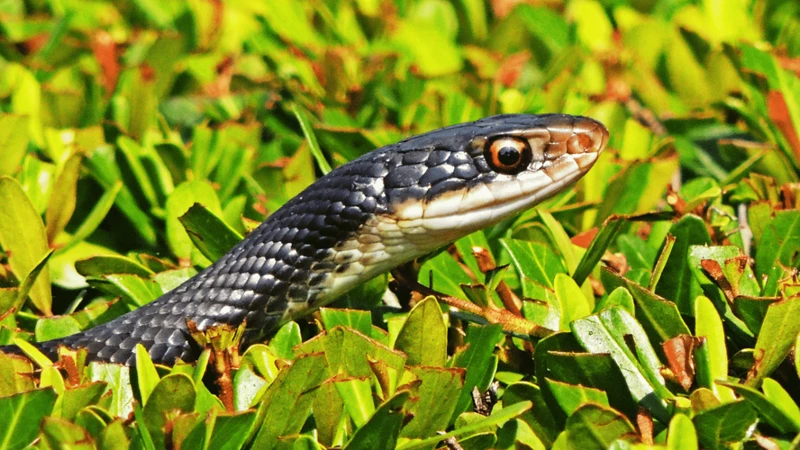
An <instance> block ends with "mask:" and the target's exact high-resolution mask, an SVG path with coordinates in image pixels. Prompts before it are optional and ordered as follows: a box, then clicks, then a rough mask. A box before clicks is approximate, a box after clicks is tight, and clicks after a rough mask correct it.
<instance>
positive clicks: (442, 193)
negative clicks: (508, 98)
mask: <svg viewBox="0 0 800 450" xmlns="http://www.w3.org/2000/svg"><path fill="white" fill-rule="evenodd" d="M607 143H608V130H607V129H606V128H605V127H604V126H603V125H602V124H601V123H599V122H597V121H595V120H593V119H590V118H587V117H577V116H569V115H561V114H548V115H524V114H518V115H501V116H493V117H488V118H486V119H482V120H479V121H477V122H472V123H468V124H462V125H455V126H453V127H448V128H444V129H442V130H437V131H434V132H431V133H427V134H424V135H421V136H418V137H416V138H411V139H408V140H406V141H403V142H402V143H400V144H399V147H400V148H399V149H397V150H396V152H397V154H398V155H403V157H402V161H401V162H400V163H399V164H398V167H396V168H393V169H391V170H389V171H388V175H387V176H386V177H385V178H384V180H383V181H384V186H383V188H384V190H385V192H386V195H387V198H388V199H389V205H390V211H389V213H387V214H384V215H383V217H382V220H385V221H387V222H392V223H394V224H396V225H397V226H398V228H399V229H401V230H403V231H404V233H406V235H407V237H408V238H409V239H410V240H413V241H414V242H417V243H418V244H419V245H420V247H426V246H433V245H436V244H438V245H439V246H441V243H442V242H450V241H453V240H456V239H458V238H460V237H462V236H464V235H466V234H469V233H471V232H473V231H476V230H479V229H482V228H485V227H487V226H490V225H493V224H495V223H497V222H499V221H501V220H503V219H505V218H508V217H510V216H513V215H515V214H519V213H521V212H522V211H524V210H527V209H529V208H531V207H533V206H535V205H536V204H538V203H540V202H541V201H542V200H544V199H546V198H549V197H551V196H553V195H555V194H556V193H558V192H559V191H561V190H562V189H564V188H565V187H567V186H569V185H570V184H571V183H573V182H575V181H576V180H578V179H579V178H580V177H582V176H583V175H584V174H585V173H586V172H588V171H589V169H591V167H592V166H593V165H594V163H595V162H596V161H597V158H598V156H599V154H600V153H601V152H602V151H603V149H604V148H605V146H606V144H607ZM395 159H398V160H399V157H397V158H395ZM400 166H402V167H400ZM398 168H399V169H400V170H398ZM386 227H387V228H388V227H389V226H388V225H387V226H386Z"/></svg>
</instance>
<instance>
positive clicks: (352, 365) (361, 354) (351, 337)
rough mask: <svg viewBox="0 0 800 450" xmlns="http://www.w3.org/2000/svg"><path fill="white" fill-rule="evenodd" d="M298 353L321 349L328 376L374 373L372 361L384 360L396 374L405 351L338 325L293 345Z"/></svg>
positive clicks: (358, 375) (398, 375) (354, 375)
mask: <svg viewBox="0 0 800 450" xmlns="http://www.w3.org/2000/svg"><path fill="white" fill-rule="evenodd" d="M295 353H296V354H297V355H298V356H299V355H308V354H317V353H324V355H325V360H326V361H327V363H328V367H327V370H328V371H329V374H330V376H333V375H337V374H344V375H346V376H350V377H356V378H362V377H369V376H372V374H373V366H372V363H371V362H372V361H383V362H384V363H385V364H386V366H387V367H389V368H391V370H392V371H394V372H395V373H396V374H397V379H399V377H400V375H402V373H403V370H404V365H405V364H404V363H405V355H404V354H402V353H400V352H397V351H394V350H392V349H390V348H388V347H386V346H385V345H383V344H381V343H380V342H378V341H375V340H374V339H371V338H369V337H367V336H364V335H363V334H360V333H358V332H356V331H353V330H351V329H349V328H343V327H337V328H334V329H333V330H331V331H328V332H327V333H325V334H322V335H318V336H316V337H314V338H312V339H309V340H308V341H306V342H304V343H303V344H302V345H300V346H298V347H295Z"/></svg>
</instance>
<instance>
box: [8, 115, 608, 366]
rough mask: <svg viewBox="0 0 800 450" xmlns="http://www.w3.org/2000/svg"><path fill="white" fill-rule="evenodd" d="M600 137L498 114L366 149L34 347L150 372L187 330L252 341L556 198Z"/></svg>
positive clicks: (603, 135)
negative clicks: (144, 296) (100, 316)
mask: <svg viewBox="0 0 800 450" xmlns="http://www.w3.org/2000/svg"><path fill="white" fill-rule="evenodd" d="M608 139H609V134H608V130H607V129H606V127H605V126H604V125H603V124H602V123H600V122H598V121H596V120H594V119H591V118H588V117H583V116H573V115H566V114H537V115H534V114H505V115H496V116H491V117H487V118H483V119H480V120H477V121H473V122H468V123H461V124H457V125H451V126H448V127H444V128H440V129H437V130H434V131H430V132H427V133H424V134H420V135H417V136H413V137H410V138H407V139H405V140H402V141H400V142H397V143H395V144H391V145H387V146H384V147H381V148H378V149H376V150H373V151H371V152H369V153H366V154H364V155H363V156H361V157H358V158H356V159H354V160H352V161H350V162H347V163H345V164H343V165H341V166H339V167H337V168H335V169H333V170H331V171H330V172H329V173H327V174H326V175H324V176H322V177H320V178H319V179H318V180H317V181H316V182H314V183H312V184H311V185H309V186H308V187H307V188H306V189H305V190H303V191H302V192H301V193H300V194H298V195H297V196H295V197H293V198H292V199H290V200H289V201H287V202H286V203H285V204H284V205H283V206H281V207H280V208H279V209H277V210H276V211H275V212H274V213H272V214H271V215H269V216H268V217H267V219H266V220H265V221H264V222H262V223H261V224H260V225H259V226H258V227H257V228H255V229H254V230H253V231H251V232H250V233H249V234H248V235H247V236H246V237H245V238H244V239H243V240H242V241H240V242H239V243H238V244H237V245H235V246H234V247H233V248H232V249H231V250H230V251H229V252H228V253H226V254H225V255H224V256H222V257H221V258H220V259H218V260H217V261H216V262H214V263H212V264H211V265H209V266H208V267H207V268H205V269H204V270H202V271H201V272H199V273H198V274H197V275H195V276H193V277H191V278H189V279H188V280H186V281H185V282H183V283H182V284H180V285H179V286H178V287H177V288H175V289H173V290H172V291H169V292H167V293H165V294H164V295H162V296H161V297H159V298H157V299H155V300H153V301H152V302H150V303H147V304H146V305H144V306H142V307H139V308H137V309H135V310H133V311H131V312H129V313H126V314H123V315H121V316H119V317H117V318H116V319H113V320H111V321H109V322H107V323H105V324H101V325H98V326H96V327H93V328H89V329H87V330H84V331H82V332H79V333H77V334H74V335H71V336H67V337H65V338H62V339H55V340H50V341H45V342H40V343H38V344H35V345H36V346H37V347H38V348H39V349H40V350H41V351H42V352H43V353H45V354H46V355H47V356H49V357H52V358H57V357H58V348H59V347H60V346H64V347H67V348H71V349H82V348H85V349H87V351H88V360H97V361H106V362H112V363H121V364H126V365H131V364H134V363H135V355H136V352H135V348H136V345H137V344H142V345H143V346H144V348H145V349H147V352H148V354H149V355H150V358H151V359H152V360H153V362H155V363H161V364H167V365H169V364H174V363H175V362H176V361H177V360H179V359H180V360H183V361H192V360H195V359H197V358H198V357H199V355H200V352H201V351H202V348H200V346H199V344H197V342H196V341H195V340H194V339H193V337H192V335H191V333H190V331H189V325H188V324H189V323H190V322H191V323H192V324H193V326H195V327H196V328H197V329H199V330H208V329H209V328H211V327H215V326H219V325H229V326H233V327H239V326H242V325H243V329H244V332H243V334H242V345H250V344H252V343H255V342H259V341H263V340H264V339H266V338H268V337H269V335H270V333H274V332H275V331H276V330H277V329H278V328H279V327H280V326H282V325H283V324H285V323H287V322H288V321H290V320H295V319H297V318H299V317H302V316H304V315H308V314H310V313H312V312H313V311H315V310H317V309H318V308H320V307H322V306H325V305H327V304H329V303H330V302H332V301H333V300H334V299H336V298H337V297H339V296H341V295H342V294H344V293H346V292H347V291H349V290H350V289H353V288H354V287H356V286H358V285H360V284H362V283H364V282H366V281H367V280H370V279H372V278H373V277H375V276H378V275H381V274H383V273H386V272H388V271H390V270H392V269H393V268H395V267H398V266H400V265H402V264H405V263H408V262H409V261H412V260H414V259H416V258H420V257H423V256H425V255H428V254H431V253H433V252H436V251H437V250H441V249H443V248H446V247H447V246H448V245H449V244H451V243H453V242H455V241H456V240H458V239H460V238H461V237H464V236H467V235H469V234H470V233H473V232H475V231H478V230H481V229H484V228H487V227H489V226H491V225H494V224H497V223H498V222H500V221H503V220H505V219H508V218H511V217H513V216H515V215H518V214H520V213H521V212H523V211H526V210H528V209H530V208H532V207H534V206H536V205H537V204H539V203H540V202H542V201H543V200H545V199H547V198H549V197H552V196H553V195H555V194H556V193H558V192H560V191H562V190H564V189H565V188H567V187H568V186H570V185H571V184H572V183H574V182H575V181H576V180H578V179H579V178H581V177H582V176H583V175H584V174H586V173H587V172H588V171H589V169H590V168H591V167H592V166H593V165H594V163H595V162H596V161H597V160H598V157H599V155H600V153H601V152H602V151H603V149H604V148H605V147H606V145H607V143H608ZM0 349H2V350H3V351H9V347H0ZM10 351H12V352H14V350H13V349H11V350H10ZM17 352H19V350H18V348H17Z"/></svg>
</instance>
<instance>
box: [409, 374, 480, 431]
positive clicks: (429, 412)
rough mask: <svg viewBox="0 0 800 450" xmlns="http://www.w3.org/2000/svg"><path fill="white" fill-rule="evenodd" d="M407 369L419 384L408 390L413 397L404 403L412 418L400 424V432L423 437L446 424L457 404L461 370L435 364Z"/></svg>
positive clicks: (461, 383) (461, 380)
mask: <svg viewBox="0 0 800 450" xmlns="http://www.w3.org/2000/svg"><path fill="white" fill-rule="evenodd" d="M409 371H410V372H411V373H413V374H414V375H415V376H416V377H417V381H418V382H419V385H418V386H416V389H415V391H416V392H412V394H414V396H415V397H417V401H416V402H414V403H411V405H410V406H407V407H406V409H407V410H408V413H409V414H410V416H411V417H412V419H411V420H410V421H409V422H408V424H407V425H405V426H404V427H403V431H402V432H401V436H403V437H408V438H426V437H428V436H432V435H434V434H435V433H436V432H437V431H439V430H444V429H446V428H447V425H448V422H449V420H450V418H451V417H452V416H453V411H454V410H455V409H456V406H457V405H458V399H459V396H460V394H461V392H462V387H463V384H464V373H465V371H464V370H463V369H444V368H439V367H412V368H410V369H409ZM401 389H402V388H401Z"/></svg>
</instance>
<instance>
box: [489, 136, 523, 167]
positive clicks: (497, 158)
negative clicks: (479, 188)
mask: <svg viewBox="0 0 800 450" xmlns="http://www.w3.org/2000/svg"><path fill="white" fill-rule="evenodd" d="M483 155H484V157H485V158H486V161H487V162H488V163H489V166H490V167H491V168H492V169H494V170H496V171H498V172H500V173H505V174H509V175H513V174H517V173H519V172H522V171H523V170H524V169H525V167H527V166H528V164H530V162H531V148H530V147H529V146H528V142H527V141H525V140H523V139H517V138H513V137H501V138H497V139H494V140H491V141H489V142H488V143H487V144H486V148H485V149H484V151H483Z"/></svg>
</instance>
